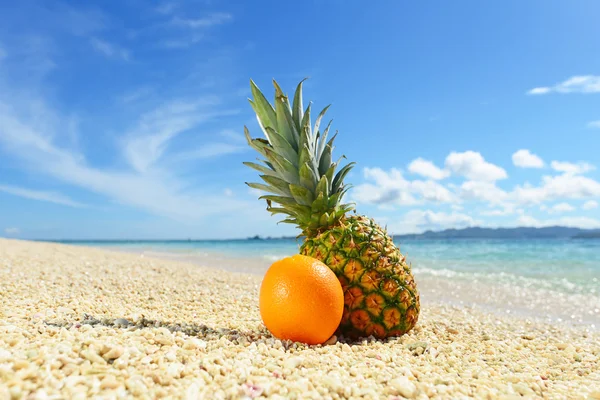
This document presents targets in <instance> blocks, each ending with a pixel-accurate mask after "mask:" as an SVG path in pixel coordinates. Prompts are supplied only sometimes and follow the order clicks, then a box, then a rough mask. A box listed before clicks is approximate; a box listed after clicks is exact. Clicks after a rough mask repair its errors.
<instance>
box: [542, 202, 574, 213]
mask: <svg viewBox="0 0 600 400" xmlns="http://www.w3.org/2000/svg"><path fill="white" fill-rule="evenodd" d="M548 211H549V212H550V213H564V212H571V211H575V207H573V206H572V205H570V204H569V203H558V204H555V205H553V206H552V207H550V209H549V210H548Z"/></svg>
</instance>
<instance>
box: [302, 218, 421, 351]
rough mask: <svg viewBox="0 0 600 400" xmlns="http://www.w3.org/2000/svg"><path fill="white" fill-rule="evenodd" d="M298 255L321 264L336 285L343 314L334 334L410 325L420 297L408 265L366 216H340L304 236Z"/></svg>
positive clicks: (391, 331)
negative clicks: (332, 223) (325, 227)
mask: <svg viewBox="0 0 600 400" xmlns="http://www.w3.org/2000/svg"><path fill="white" fill-rule="evenodd" d="M300 254H303V255H307V256H311V257H314V258H316V259H318V260H320V261H322V262H323V263H325V264H326V265H327V266H329V268H330V269H331V270H332V271H333V272H334V273H335V275H336V276H337V277H338V279H339V280H340V283H341V284H342V289H343V291H344V314H343V316H342V321H341V323H340V326H339V328H338V330H337V334H342V335H344V336H345V337H349V338H359V337H367V336H371V335H372V336H374V337H377V338H381V339H383V338H387V337H391V336H400V335H403V334H405V333H406V332H408V331H410V330H411V329H412V328H413V327H414V326H415V325H416V323H417V321H418V318H419V312H420V301H419V292H418V290H417V286H416V283H415V280H414V277H413V274H412V271H411V267H410V265H409V264H407V263H406V259H405V257H404V256H403V255H402V254H401V253H400V250H399V249H398V248H397V247H396V245H395V244H394V242H393V240H392V238H391V237H390V236H389V235H388V234H387V233H386V231H385V230H383V229H382V228H381V227H380V226H379V225H377V224H376V223H375V222H374V221H373V220H372V219H370V218H368V217H365V216H354V215H352V216H347V217H345V218H342V219H341V220H340V221H339V223H338V224H337V225H335V226H333V227H331V228H330V229H328V230H325V231H323V232H320V233H317V234H316V235H315V236H314V237H307V238H306V239H305V241H304V243H303V244H302V246H301V247H300Z"/></svg>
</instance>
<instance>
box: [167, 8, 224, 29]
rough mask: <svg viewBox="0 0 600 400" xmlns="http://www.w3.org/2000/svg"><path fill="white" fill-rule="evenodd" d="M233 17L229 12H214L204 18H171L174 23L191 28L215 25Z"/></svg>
mask: <svg viewBox="0 0 600 400" xmlns="http://www.w3.org/2000/svg"><path fill="white" fill-rule="evenodd" d="M232 19H233V16H232V15H231V14H229V13H223V12H219V13H212V14H209V15H208V16H206V17H202V18H196V19H191V18H180V17H175V18H173V19H172V20H171V23H172V24H173V25H177V26H181V27H185V28H190V29H205V28H209V27H211V26H215V25H221V24H223V23H225V22H229V21H231V20H232Z"/></svg>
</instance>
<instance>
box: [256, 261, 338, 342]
mask: <svg viewBox="0 0 600 400" xmlns="http://www.w3.org/2000/svg"><path fill="white" fill-rule="evenodd" d="M259 308H260V316H261V318H262V320H263V322H264V324H265V326H266V327H267V329H268V330H269V331H270V332H271V333H272V334H273V336H275V337H276V338H278V339H281V340H286V339H287V340H293V341H295V342H303V343H307V344H321V343H323V342H325V341H327V339H329V338H330V337H331V335H333V333H334V332H335V330H336V329H337V328H338V326H339V324H340V321H341V320H342V313H343V311H344V293H343V291H342V285H341V284H340V281H339V280H338V278H337V277H336V276H335V274H334V273H333V271H331V270H330V269H329V267H327V265H325V264H323V263H322V262H321V261H319V260H317V259H315V258H312V257H308V256H303V255H299V254H298V255H295V256H292V257H286V258H284V259H281V260H279V261H276V262H274V263H273V264H272V265H271V266H270V267H269V269H268V270H267V272H266V274H265V277H264V279H263V281H262V284H261V285H260V297H259Z"/></svg>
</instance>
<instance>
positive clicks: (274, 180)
mask: <svg viewBox="0 0 600 400" xmlns="http://www.w3.org/2000/svg"><path fill="white" fill-rule="evenodd" d="M260 177H261V179H262V180H263V181H265V182H266V183H268V184H269V185H271V186H272V187H273V188H275V189H277V190H278V192H277V193H278V194H281V195H283V196H292V192H290V188H289V184H288V183H287V182H286V181H284V180H283V179H281V178H278V177H276V176H270V175H260Z"/></svg>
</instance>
